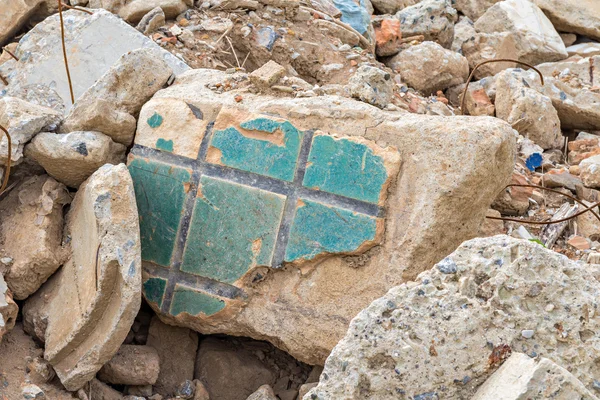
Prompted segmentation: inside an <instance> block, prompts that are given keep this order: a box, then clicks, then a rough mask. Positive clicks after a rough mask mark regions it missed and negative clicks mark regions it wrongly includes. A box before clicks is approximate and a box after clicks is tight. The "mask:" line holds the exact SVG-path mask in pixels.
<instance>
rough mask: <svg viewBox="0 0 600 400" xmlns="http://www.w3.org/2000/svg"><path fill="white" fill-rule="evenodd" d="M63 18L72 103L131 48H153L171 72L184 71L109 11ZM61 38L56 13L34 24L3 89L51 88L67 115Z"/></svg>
mask: <svg viewBox="0 0 600 400" xmlns="http://www.w3.org/2000/svg"><path fill="white" fill-rule="evenodd" d="M63 16H64V21H65V26H66V27H67V29H66V32H65V39H66V45H67V57H68V59H69V65H70V72H71V79H72V82H73V91H74V94H75V99H76V100H77V99H78V98H79V97H80V96H81V95H82V94H83V93H84V92H85V91H87V90H88V88H90V87H91V86H93V85H94V84H95V83H96V81H97V80H98V79H100V78H101V77H102V76H103V75H104V74H105V73H106V72H107V71H108V70H109V69H110V68H111V67H112V66H113V65H114V64H115V63H116V62H117V61H118V60H119V59H120V58H121V56H122V55H124V54H126V53H127V52H130V51H132V50H136V49H140V48H149V49H155V50H156V51H158V54H160V57H161V58H162V59H163V60H164V61H165V62H166V63H167V64H168V65H169V66H170V67H171V68H172V69H173V71H174V72H175V74H180V73H182V72H184V71H186V70H188V69H189V67H188V66H187V65H186V64H185V63H184V62H183V61H181V60H179V59H178V58H177V57H175V56H174V55H172V54H171V53H169V52H167V51H166V50H163V49H161V48H160V47H159V46H158V45H157V44H156V43H154V42H153V41H152V39H150V38H147V37H146V36H144V35H142V34H141V33H140V32H138V31H137V30H136V29H135V28H133V27H131V26H129V25H128V24H127V23H126V22H125V21H123V20H121V19H120V18H119V17H117V16H116V15H113V14H112V13H110V12H108V11H105V10H95V11H94V14H93V15H88V14H86V13H82V12H81V11H77V10H69V11H66V12H64V13H63ZM60 36H61V35H60V24H59V16H58V15H57V14H55V15H52V16H50V17H48V18H46V19H45V20H44V21H43V22H41V23H39V24H37V25H36V26H35V27H34V28H33V29H32V30H30V31H29V32H28V33H27V34H26V35H25V36H24V37H23V38H22V39H21V41H20V42H19V47H18V48H17V52H16V55H17V57H19V59H20V61H19V62H18V63H16V64H15V65H16V67H15V68H14V72H12V73H11V74H10V75H9V76H8V77H7V79H8V81H9V86H8V90H9V92H10V91H15V92H20V91H22V90H23V89H25V88H27V87H30V86H32V85H44V86H50V87H52V88H53V89H54V91H55V93H56V94H57V96H58V100H59V101H61V102H62V103H63V104H64V105H65V109H66V111H67V112H68V111H69V110H70V108H71V106H72V104H71V97H70V94H69V86H68V82H67V78H66V75H65V69H64V61H63V55H62V44H61V38H60Z"/></svg>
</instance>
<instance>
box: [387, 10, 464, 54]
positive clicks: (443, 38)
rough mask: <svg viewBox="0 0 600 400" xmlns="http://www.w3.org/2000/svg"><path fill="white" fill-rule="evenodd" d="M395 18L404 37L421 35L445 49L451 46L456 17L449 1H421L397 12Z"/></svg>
mask: <svg viewBox="0 0 600 400" xmlns="http://www.w3.org/2000/svg"><path fill="white" fill-rule="evenodd" d="M395 17H396V18H398V19H399V20H400V26H401V31H402V35H403V36H404V37H409V36H416V35H423V36H424V37H425V40H429V41H432V42H438V43H439V44H440V45H441V46H443V47H445V48H447V49H449V48H450V46H451V45H452V40H453V39H454V23H455V22H456V21H457V20H458V15H457V13H456V10H455V9H454V8H452V2H451V1H450V0H422V1H419V2H417V4H415V5H413V6H410V7H406V8H404V9H402V10H400V11H398V13H396V15H395Z"/></svg>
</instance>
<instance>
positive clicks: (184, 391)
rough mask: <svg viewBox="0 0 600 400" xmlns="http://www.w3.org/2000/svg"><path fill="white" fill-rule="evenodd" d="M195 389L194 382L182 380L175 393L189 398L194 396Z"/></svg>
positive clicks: (183, 397)
mask: <svg viewBox="0 0 600 400" xmlns="http://www.w3.org/2000/svg"><path fill="white" fill-rule="evenodd" d="M195 391H196V384H195V383H193V382H192V381H190V380H186V381H184V382H183V383H182V384H181V385H179V388H177V392H176V395H177V397H181V398H182V399H191V398H193V397H194V393H195Z"/></svg>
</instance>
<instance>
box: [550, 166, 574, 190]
mask: <svg viewBox="0 0 600 400" xmlns="http://www.w3.org/2000/svg"><path fill="white" fill-rule="evenodd" d="M542 182H543V184H544V186H546V187H549V188H557V187H564V188H567V189H569V190H571V191H573V192H574V191H575V187H576V186H577V185H580V184H581V180H580V179H579V178H578V177H576V176H574V175H571V174H570V173H569V172H567V171H565V170H560V169H553V170H550V171H548V172H547V173H545V174H544V175H543V176H542Z"/></svg>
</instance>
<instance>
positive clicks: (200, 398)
mask: <svg viewBox="0 0 600 400" xmlns="http://www.w3.org/2000/svg"><path fill="white" fill-rule="evenodd" d="M193 382H194V384H195V385H196V387H195V389H194V400H210V395H209V394H208V390H206V387H205V386H204V384H203V383H202V382H200V381H199V380H198V379H194V381H193Z"/></svg>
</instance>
